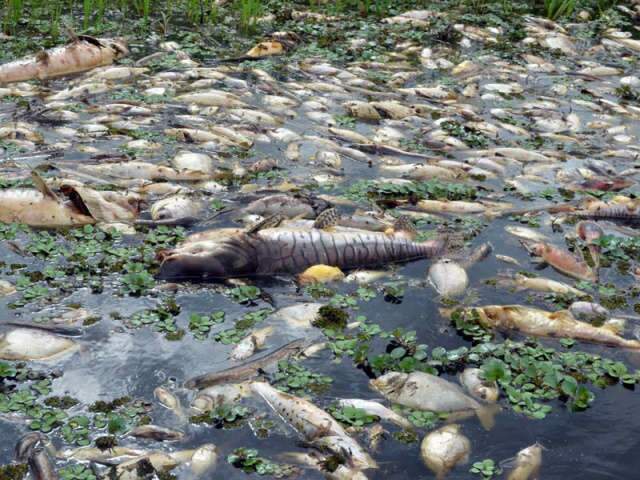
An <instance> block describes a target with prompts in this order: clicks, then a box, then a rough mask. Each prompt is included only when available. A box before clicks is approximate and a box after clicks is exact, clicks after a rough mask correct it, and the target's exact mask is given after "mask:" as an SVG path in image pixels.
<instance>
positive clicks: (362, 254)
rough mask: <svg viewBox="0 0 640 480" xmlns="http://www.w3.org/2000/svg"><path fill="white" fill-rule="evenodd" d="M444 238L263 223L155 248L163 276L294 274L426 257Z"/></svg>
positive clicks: (437, 250) (434, 252)
mask: <svg viewBox="0 0 640 480" xmlns="http://www.w3.org/2000/svg"><path fill="white" fill-rule="evenodd" d="M445 245H446V241H445V240H429V241H426V242H422V243H416V242H412V241H409V240H406V239H397V238H390V237H388V236H386V235H384V234H378V233H347V232H344V233H338V232H336V233H333V232H327V231H324V230H318V229H312V230H289V229H286V228H268V229H265V230H260V231H258V232H255V233H253V234H241V235H238V236H235V237H231V238H229V239H228V240H226V241H224V242H218V243H213V244H211V243H201V244H186V245H184V246H182V247H180V246H179V247H177V248H175V249H173V250H169V251H166V252H163V253H162V254H161V259H162V264H161V267H160V277H161V278H164V279H176V280H179V279H188V278H196V279H201V280H202V279H210V280H215V279H223V278H229V277H246V276H260V275H277V274H296V273H299V272H302V271H304V270H305V269H307V268H309V267H311V266H313V265H318V264H323V265H330V266H334V267H338V268H340V269H341V270H343V271H344V270H351V269H358V268H366V267H371V266H376V265H386V264H389V263H400V262H408V261H412V260H418V259H422V258H431V257H433V256H435V255H438V254H440V253H441V252H442V251H443V250H444V248H445Z"/></svg>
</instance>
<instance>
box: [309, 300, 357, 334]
mask: <svg viewBox="0 0 640 480" xmlns="http://www.w3.org/2000/svg"><path fill="white" fill-rule="evenodd" d="M347 320H349V314H348V313H347V312H345V311H344V310H343V309H342V308H338V307H334V306H332V305H325V306H323V307H320V309H319V310H318V315H317V317H316V318H315V320H314V321H313V322H312V323H313V326H315V327H318V328H322V329H325V328H327V329H330V330H337V331H339V330H344V329H345V327H346V326H347Z"/></svg>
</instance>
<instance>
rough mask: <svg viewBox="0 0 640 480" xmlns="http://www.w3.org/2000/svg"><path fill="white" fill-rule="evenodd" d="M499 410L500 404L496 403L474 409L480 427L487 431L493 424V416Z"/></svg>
mask: <svg viewBox="0 0 640 480" xmlns="http://www.w3.org/2000/svg"><path fill="white" fill-rule="evenodd" d="M500 410H501V408H500V405H498V404H497V403H494V404H491V405H482V406H481V407H479V408H478V409H477V410H476V415H477V416H478V420H480V424H481V425H482V427H483V428H484V429H485V430H487V431H489V430H491V429H492V428H493V426H494V425H495V423H496V421H495V418H494V417H495V416H496V414H497V413H498V412H499V411H500Z"/></svg>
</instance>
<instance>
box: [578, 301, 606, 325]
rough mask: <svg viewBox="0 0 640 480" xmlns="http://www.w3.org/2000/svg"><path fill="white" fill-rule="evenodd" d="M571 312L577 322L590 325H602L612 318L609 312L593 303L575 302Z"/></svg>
mask: <svg viewBox="0 0 640 480" xmlns="http://www.w3.org/2000/svg"><path fill="white" fill-rule="evenodd" d="M569 311H570V312H571V314H572V315H573V316H574V317H575V318H576V319H577V320H581V321H583V322H589V323H598V322H600V323H602V322H603V321H605V320H607V319H608V318H609V317H610V316H611V314H610V312H609V310H607V309H606V308H604V307H603V306H602V305H600V304H599V303H593V302H573V303H572V304H571V305H569Z"/></svg>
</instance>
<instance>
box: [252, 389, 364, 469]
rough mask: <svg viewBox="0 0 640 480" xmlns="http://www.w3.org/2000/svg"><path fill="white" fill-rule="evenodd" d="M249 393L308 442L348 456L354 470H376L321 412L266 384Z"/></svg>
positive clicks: (324, 413) (361, 449)
mask: <svg viewBox="0 0 640 480" xmlns="http://www.w3.org/2000/svg"><path fill="white" fill-rule="evenodd" d="M251 389H252V390H253V391H254V393H256V394H257V395H259V396H260V397H262V398H263V399H264V401H265V402H266V403H267V404H268V405H269V406H270V407H271V408H272V409H273V410H274V411H275V412H276V413H278V414H279V415H280V416H281V417H282V418H283V419H284V420H285V421H286V422H287V423H289V424H290V425H291V426H292V427H293V428H294V429H295V430H296V431H297V432H298V433H300V434H301V435H302V436H303V437H304V438H305V439H306V440H307V441H310V442H312V443H314V444H316V445H318V446H320V447H324V448H326V449H328V450H329V451H332V452H334V453H336V454H338V455H347V456H348V461H349V463H350V464H351V466H353V467H355V468H358V469H362V470H364V469H368V468H377V464H376V462H375V461H374V460H373V458H371V456H370V455H369V454H368V453H367V452H366V451H364V449H363V448H362V447H361V446H360V445H359V444H358V442H356V441H355V440H354V439H353V438H351V437H350V436H349V435H348V434H347V432H345V430H344V429H343V428H342V426H341V425H340V424H339V423H338V422H337V421H336V420H334V418H333V417H332V416H331V415H329V414H328V413H327V412H325V411H324V410H322V409H320V408H318V407H317V406H315V405H314V404H312V403H311V402H308V401H307V400H304V399H302V398H299V397H295V396H293V395H289V394H288V393H284V392H281V391H279V390H277V389H275V388H273V387H272V386H271V385H269V384H268V383H265V382H254V383H252V384H251Z"/></svg>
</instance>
